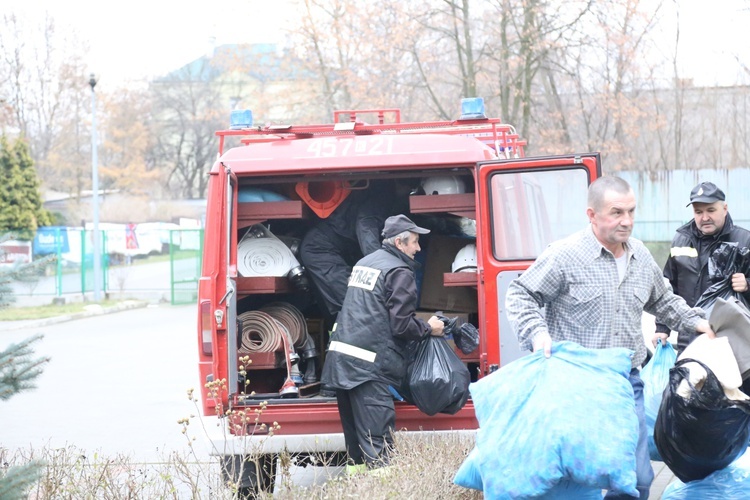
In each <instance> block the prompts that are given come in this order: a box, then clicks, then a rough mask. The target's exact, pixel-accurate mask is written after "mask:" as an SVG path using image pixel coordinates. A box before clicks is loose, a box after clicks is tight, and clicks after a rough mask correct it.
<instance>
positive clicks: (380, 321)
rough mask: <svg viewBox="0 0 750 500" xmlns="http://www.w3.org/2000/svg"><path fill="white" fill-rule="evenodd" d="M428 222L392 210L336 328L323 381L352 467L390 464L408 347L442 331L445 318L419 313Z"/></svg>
mask: <svg viewBox="0 0 750 500" xmlns="http://www.w3.org/2000/svg"><path fill="white" fill-rule="evenodd" d="M429 232H430V231H429V230H428V229H425V228H422V227H419V226H417V225H416V224H415V223H414V222H412V221H411V219H409V218H408V217H406V216H405V215H395V216H392V217H388V219H386V221H385V225H384V227H383V233H382V236H383V238H384V239H383V244H382V246H381V247H380V249H378V250H376V251H374V252H372V253H371V254H369V255H367V256H365V257H363V258H362V259H360V260H359V262H357V264H356V265H355V266H354V268H353V269H352V274H351V276H350V277H349V284H348V286H347V289H346V296H345V297H344V303H343V305H342V306H341V312H339V314H338V316H337V318H336V323H335V324H334V325H333V331H332V333H331V343H330V345H329V346H328V353H327V354H326V359H325V365H324V366H323V375H322V377H321V380H322V382H323V384H325V385H326V386H327V387H330V388H332V389H335V390H336V400H337V403H338V409H339V416H340V418H341V425H342V427H343V428H344V441H345V444H346V450H347V452H348V454H349V465H348V467H347V471H353V470H360V469H364V468H365V467H367V468H370V469H376V468H379V467H383V466H386V465H388V453H389V450H390V448H391V447H392V446H393V436H392V434H393V432H394V431H395V425H396V410H395V407H394V405H393V396H392V395H391V392H390V390H389V389H388V386H389V385H392V386H394V387H399V386H400V385H401V383H402V380H403V378H404V377H405V376H406V360H405V359H404V358H405V354H406V348H407V344H408V343H409V342H410V341H414V340H420V339H422V338H424V337H425V336H427V335H435V336H441V335H443V328H444V326H445V325H444V324H443V322H442V321H440V320H439V319H437V317H436V316H432V317H431V318H430V319H429V320H427V321H424V320H422V319H420V318H418V317H417V316H416V314H415V313H416V310H417V285H416V279H415V276H414V271H415V269H416V268H417V266H418V263H417V262H416V261H415V260H414V255H415V254H416V253H417V252H419V250H420V247H419V236H420V235H423V234H427V233H429Z"/></svg>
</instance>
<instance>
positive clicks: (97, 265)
mask: <svg viewBox="0 0 750 500" xmlns="http://www.w3.org/2000/svg"><path fill="white" fill-rule="evenodd" d="M89 85H91V190H92V196H93V198H92V204H93V208H94V248H93V249H92V253H93V255H94V302H99V301H101V298H102V263H101V254H102V252H101V243H100V239H99V167H98V165H97V156H96V92H95V91H94V87H95V86H96V76H94V74H93V73H91V78H90V79H89Z"/></svg>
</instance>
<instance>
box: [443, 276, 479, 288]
mask: <svg viewBox="0 0 750 500" xmlns="http://www.w3.org/2000/svg"><path fill="white" fill-rule="evenodd" d="M478 278H479V276H478V275H477V273H443V286H477V281H478Z"/></svg>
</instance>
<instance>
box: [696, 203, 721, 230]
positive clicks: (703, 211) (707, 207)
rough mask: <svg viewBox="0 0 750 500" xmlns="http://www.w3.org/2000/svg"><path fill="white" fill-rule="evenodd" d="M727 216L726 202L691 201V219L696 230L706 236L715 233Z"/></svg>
mask: <svg viewBox="0 0 750 500" xmlns="http://www.w3.org/2000/svg"><path fill="white" fill-rule="evenodd" d="M726 218H727V204H726V203H724V202H723V201H715V202H713V203H693V220H695V225H696V226H698V230H700V232H701V233H703V234H705V235H706V236H710V235H712V234H716V233H718V232H719V231H721V228H723V227H724V221H725V220H726Z"/></svg>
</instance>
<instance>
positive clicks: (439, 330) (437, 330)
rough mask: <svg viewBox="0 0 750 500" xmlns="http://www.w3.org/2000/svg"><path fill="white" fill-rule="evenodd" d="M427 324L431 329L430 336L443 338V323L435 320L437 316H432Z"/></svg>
mask: <svg viewBox="0 0 750 500" xmlns="http://www.w3.org/2000/svg"><path fill="white" fill-rule="evenodd" d="M427 324H429V325H430V327H431V328H432V331H431V332H430V335H432V336H433V337H442V336H443V329H444V328H445V323H443V322H442V321H440V320H439V319H438V318H437V316H432V317H431V318H430V319H428V320H427Z"/></svg>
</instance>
